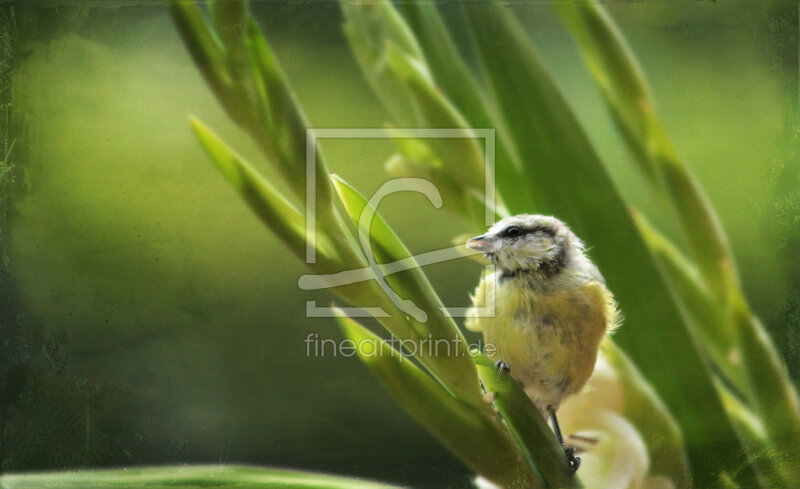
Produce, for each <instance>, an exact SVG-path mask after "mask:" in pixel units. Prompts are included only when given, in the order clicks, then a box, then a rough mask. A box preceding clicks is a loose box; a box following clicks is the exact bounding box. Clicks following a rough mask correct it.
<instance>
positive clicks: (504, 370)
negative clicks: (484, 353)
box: [494, 360, 511, 379]
mask: <svg viewBox="0 0 800 489" xmlns="http://www.w3.org/2000/svg"><path fill="white" fill-rule="evenodd" d="M494 368H496V369H497V378H498V379H499V378H500V376H501V375H503V374H506V375H508V373H509V372H511V366H510V365H509V364H507V363H506V362H504V361H502V360H498V361H496V362H494Z"/></svg>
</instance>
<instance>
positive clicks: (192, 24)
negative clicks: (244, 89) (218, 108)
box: [168, 0, 240, 119]
mask: <svg viewBox="0 0 800 489" xmlns="http://www.w3.org/2000/svg"><path fill="white" fill-rule="evenodd" d="M168 6H169V11H170V14H171V15H172V19H173V21H174V22H175V26H176V27H177V28H178V32H179V33H180V35H181V39H183V43H184V44H185V45H186V49H187V50H188V51H189V54H190V55H191V56H192V60H194V64H195V66H197V68H198V69H199V70H200V73H201V74H202V75H203V78H204V79H205V80H206V83H208V85H209V86H210V87H211V90H212V91H213V92H214V95H216V97H217V98H218V99H219V100H220V102H221V103H222V105H223V108H224V109H225V110H227V111H228V113H229V115H231V117H233V118H234V119H237V118H239V117H240V114H239V113H231V111H230V109H229V108H230V107H231V105H232V104H231V102H232V101H233V94H232V93H231V90H232V88H233V78H232V77H231V74H230V73H229V72H228V66H227V62H226V58H225V50H224V48H223V45H222V43H221V42H220V40H219V38H218V37H217V35H216V34H215V33H214V32H213V31H212V30H211V28H210V27H209V25H208V22H206V20H205V18H204V17H203V13H202V11H201V10H200V7H198V6H197V4H196V3H195V2H194V1H193V0H179V1H171V2H169V3H168Z"/></svg>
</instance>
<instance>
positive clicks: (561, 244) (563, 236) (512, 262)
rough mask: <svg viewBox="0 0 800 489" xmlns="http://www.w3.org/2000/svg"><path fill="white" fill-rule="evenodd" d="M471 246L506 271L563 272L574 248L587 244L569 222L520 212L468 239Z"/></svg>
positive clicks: (580, 247) (580, 248) (469, 246)
mask: <svg viewBox="0 0 800 489" xmlns="http://www.w3.org/2000/svg"><path fill="white" fill-rule="evenodd" d="M467 247H468V248H470V249H473V250H477V251H481V252H483V253H484V254H485V255H486V256H487V257H489V258H490V259H491V260H492V262H494V263H495V265H497V266H498V267H500V269H501V270H502V271H503V273H504V274H516V273H520V272H529V271H532V272H541V273H543V274H545V275H552V274H555V273H558V272H560V271H561V270H562V269H563V268H564V267H565V266H566V265H567V262H568V260H569V259H570V254H571V250H573V249H575V250H577V251H578V252H580V251H582V249H583V245H582V244H581V242H580V240H579V239H578V238H577V237H576V236H575V234H573V233H572V231H571V230H570V229H569V227H567V225H566V224H564V223H563V222H561V221H559V220H558V219H556V218H555V217H550V216H540V215H531V214H520V215H518V216H511V217H507V218H505V219H503V220H501V221H498V222H497V223H495V224H494V225H493V226H492V227H491V228H490V229H489V232H487V233H486V234H484V235H481V236H477V237H475V238H472V239H470V240H468V241H467Z"/></svg>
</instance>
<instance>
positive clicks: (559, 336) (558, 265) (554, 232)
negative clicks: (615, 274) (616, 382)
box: [466, 214, 618, 415]
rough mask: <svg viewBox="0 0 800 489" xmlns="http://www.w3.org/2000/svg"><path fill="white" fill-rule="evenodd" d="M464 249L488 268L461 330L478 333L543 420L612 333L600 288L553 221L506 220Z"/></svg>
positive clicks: (577, 248)
mask: <svg viewBox="0 0 800 489" xmlns="http://www.w3.org/2000/svg"><path fill="white" fill-rule="evenodd" d="M467 246H468V247H470V248H473V249H476V250H479V251H483V252H484V253H485V254H486V256H487V257H489V258H490V259H491V260H492V262H493V263H494V265H495V268H494V270H493V271H491V272H486V273H484V275H483V277H482V278H481V281H480V284H479V285H478V287H477V289H476V290H475V294H474V296H473V298H472V300H473V308H472V309H471V310H470V313H469V315H468V318H467V323H466V326H467V328H469V329H471V330H475V331H481V332H483V336H484V341H485V344H486V345H493V346H494V347H495V349H496V353H495V355H494V358H495V359H496V360H503V361H504V362H506V363H507V364H508V365H509V366H510V368H511V371H510V373H511V376H512V377H514V378H515V379H517V380H518V381H519V382H520V383H522V385H523V386H524V388H525V392H526V393H527V394H528V396H529V397H530V398H531V399H532V400H533V402H534V403H535V404H536V406H537V407H538V408H539V409H540V410H541V411H542V413H543V414H545V415H546V414H548V413H555V411H557V410H558V407H559V406H560V405H561V402H562V401H563V400H564V398H566V397H567V396H570V395H572V394H575V393H577V392H578V391H579V390H580V389H581V388H582V387H583V386H584V384H585V383H586V381H587V380H588V379H589V377H590V376H591V375H592V371H593V370H594V365H595V360H596V359H597V351H598V348H599V345H600V341H601V340H602V338H603V336H604V335H606V334H607V333H608V332H610V331H612V330H613V329H614V328H615V327H616V325H617V322H618V314H617V308H616V303H615V302H614V299H613V297H612V295H611V293H610V292H609V291H608V289H607V288H606V286H605V280H604V279H603V277H602V275H600V272H599V271H598V269H597V267H596V266H595V265H594V264H593V263H592V262H591V261H590V260H589V258H588V257H587V256H586V254H585V252H584V247H583V243H581V241H580V239H578V237H577V236H575V234H574V233H573V232H572V231H571V230H570V229H569V228H568V227H567V226H566V224H564V223H563V222H561V221H559V220H558V219H556V218H554V217H549V216H540V215H527V214H523V215H518V216H513V217H508V218H506V219H503V220H502V221H500V222H498V223H496V224H495V225H494V226H492V227H491V229H490V230H489V232H488V233H486V234H485V235H483V236H478V237H477V238H473V239H471V240H470V241H469V242H468V243H467ZM481 310H483V313H482V314H481V313H480V311H481Z"/></svg>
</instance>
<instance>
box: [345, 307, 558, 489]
mask: <svg viewBox="0 0 800 489" xmlns="http://www.w3.org/2000/svg"><path fill="white" fill-rule="evenodd" d="M338 319H339V324H340V326H341V328H342V330H343V332H344V334H345V336H346V337H347V338H348V339H350V340H351V341H352V342H353V345H354V350H355V352H356V354H357V356H358V357H359V358H360V359H361V360H362V361H363V362H364V364H365V365H366V366H367V368H369V369H370V371H372V373H373V374H375V376H377V377H378V379H379V380H380V381H381V383H382V384H383V385H384V387H386V389H387V390H388V391H389V392H390V393H391V394H392V396H394V398H395V399H396V400H397V402H398V403H399V404H400V405H402V406H403V407H404V408H405V409H406V410H407V411H408V413H409V414H410V415H411V416H412V417H413V418H414V419H415V420H417V422H419V423H420V424H422V425H423V426H425V427H426V428H427V429H428V430H429V431H430V432H431V433H433V434H434V436H436V437H437V438H438V439H439V440H440V441H441V442H442V443H443V444H444V445H445V446H446V447H447V448H448V449H449V450H450V451H452V452H453V453H454V454H455V455H456V456H457V457H459V458H460V459H461V460H462V461H463V462H464V463H465V464H467V465H468V466H469V467H470V468H472V469H473V470H475V471H476V472H477V473H479V474H482V475H483V476H484V477H487V478H489V479H491V480H492V481H494V482H496V483H498V484H501V485H502V486H503V487H505V488H508V489H516V488H519V489H522V488H526V489H528V488H530V489H537V488H539V487H542V486H541V485H540V484H539V483H538V480H537V479H536V478H535V476H534V474H533V473H531V472H529V471H527V470H526V468H525V466H524V465H520V464H519V463H518V457H519V454H518V452H517V451H516V447H515V445H514V444H513V442H512V441H511V439H510V438H509V437H508V436H507V434H506V433H505V432H504V429H503V427H502V426H500V424H499V423H496V422H494V421H492V420H491V418H488V417H486V416H485V415H484V413H485V410H476V409H474V408H472V407H470V406H469V405H467V404H466V403H463V402H461V401H459V400H458V399H456V398H454V397H453V396H451V395H450V394H449V393H448V392H447V390H445V389H443V388H442V386H440V385H439V384H437V383H436V382H435V381H434V380H433V379H431V378H430V377H428V376H427V375H425V373H424V372H423V371H422V370H420V369H419V368H417V367H416V366H414V364H413V363H412V362H411V361H409V360H408V359H407V358H404V357H403V356H402V355H400V353H398V352H397V351H396V350H395V349H393V348H392V347H391V346H390V345H389V344H388V343H387V342H386V341H384V340H382V339H381V338H380V337H378V336H376V335H374V334H373V333H371V332H370V331H368V330H367V329H366V328H364V327H363V326H361V325H360V324H358V323H357V322H355V321H353V320H352V319H350V318H348V317H346V316H345V315H344V314H342V313H341V312H340V314H339V316H338ZM490 414H491V413H490Z"/></svg>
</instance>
